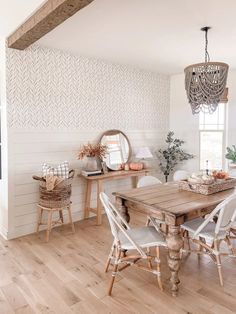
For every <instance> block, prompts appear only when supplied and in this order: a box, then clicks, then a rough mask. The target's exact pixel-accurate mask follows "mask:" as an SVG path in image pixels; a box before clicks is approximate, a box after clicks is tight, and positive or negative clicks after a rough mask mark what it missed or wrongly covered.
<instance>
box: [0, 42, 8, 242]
mask: <svg viewBox="0 0 236 314" xmlns="http://www.w3.org/2000/svg"><path fill="white" fill-rule="evenodd" d="M5 59H6V50H5V40H1V41H0V113H1V117H0V118H1V159H2V160H1V167H2V179H1V180H0V204H1V210H0V231H1V233H2V235H4V236H5V237H7V231H8V220H9V219H8V216H9V212H8V167H7V165H8V143H7V105H6V72H7V70H6V63H5Z"/></svg>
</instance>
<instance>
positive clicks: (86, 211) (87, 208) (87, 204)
mask: <svg viewBox="0 0 236 314" xmlns="http://www.w3.org/2000/svg"><path fill="white" fill-rule="evenodd" d="M91 191H92V181H89V180H88V181H87V187H86V197H85V207H84V219H87V218H89V211H90V200H91Z"/></svg>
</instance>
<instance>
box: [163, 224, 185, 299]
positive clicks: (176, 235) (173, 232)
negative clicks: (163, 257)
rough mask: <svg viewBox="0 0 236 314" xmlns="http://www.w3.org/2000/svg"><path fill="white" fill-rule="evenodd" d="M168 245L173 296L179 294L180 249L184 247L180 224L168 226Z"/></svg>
mask: <svg viewBox="0 0 236 314" xmlns="http://www.w3.org/2000/svg"><path fill="white" fill-rule="evenodd" d="M167 246H168V250H169V251H168V258H167V260H168V265H169V268H170V272H171V277H170V282H171V292H172V295H173V296H177V294H178V290H179V288H178V285H179V283H180V280H179V275H178V273H179V268H180V249H181V248H182V247H183V239H182V237H181V234H180V226H172V225H169V226H168V236H167Z"/></svg>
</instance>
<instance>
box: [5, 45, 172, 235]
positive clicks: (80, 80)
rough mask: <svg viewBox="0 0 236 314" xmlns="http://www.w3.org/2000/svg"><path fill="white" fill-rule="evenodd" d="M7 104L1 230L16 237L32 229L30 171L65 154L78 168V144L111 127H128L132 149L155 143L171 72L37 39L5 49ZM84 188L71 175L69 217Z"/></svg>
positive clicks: (78, 211)
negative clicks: (84, 54) (5, 221)
mask: <svg viewBox="0 0 236 314" xmlns="http://www.w3.org/2000/svg"><path fill="white" fill-rule="evenodd" d="M7 107H8V168H9V186H8V188H9V208H8V211H9V225H8V234H7V237H8V238H14V237H18V236H20V235H24V234H28V233H31V232H34V230H35V225H36V224H35V223H36V219H37V214H36V203H37V200H38V184H37V182H35V181H33V180H32V175H33V174H40V171H41V165H42V163H43V162H45V161H46V162H48V163H53V164H57V163H59V162H61V161H64V160H68V161H69V162H70V164H71V168H74V169H76V170H77V173H78V172H79V171H80V169H81V167H82V166H83V162H81V161H78V160H77V159H76V155H77V152H78V148H79V147H80V145H81V144H84V143H86V142H88V141H96V140H97V139H98V138H99V136H100V135H101V133H102V132H104V131H105V130H107V129H113V128H117V129H121V130H122V131H124V132H125V133H126V134H127V136H128V137H129V139H130V142H131V145H132V147H133V150H134V151H135V150H136V149H137V148H138V147H140V146H143V145H145V146H150V147H151V148H153V149H157V148H158V146H160V144H161V143H162V139H163V136H164V135H165V133H166V131H167V130H168V126H169V78H168V77H167V76H164V75H159V74H154V73H150V72H145V71H142V70H139V69H134V68H132V67H127V66H121V65H114V64H110V63H105V62H103V61H98V60H91V59H86V58H79V57H78V56H73V55H70V54H68V53H64V52H60V51H56V50H49V49H45V48H41V47H38V46H33V47H32V48H30V49H28V50H26V51H16V50H10V49H7ZM152 163H153V165H155V166H156V165H157V162H156V161H155V160H153V161H152ZM124 186H130V182H129V180H122V181H116V182H113V183H112V184H109V187H108V186H106V187H105V188H106V191H107V192H108V193H111V192H112V191H115V190H117V189H121V188H122V189H123V188H124ZM84 192H85V185H84V181H83V180H82V179H79V178H78V177H76V178H75V180H74V184H73V195H72V201H73V207H72V211H73V216H74V219H75V220H78V219H81V218H82V217H83V213H82V212H83V207H84ZM93 201H95V190H94V194H93Z"/></svg>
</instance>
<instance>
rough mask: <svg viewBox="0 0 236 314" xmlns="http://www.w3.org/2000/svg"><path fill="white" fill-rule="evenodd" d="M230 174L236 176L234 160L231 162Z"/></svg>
mask: <svg viewBox="0 0 236 314" xmlns="http://www.w3.org/2000/svg"><path fill="white" fill-rule="evenodd" d="M229 175H230V177H236V163H234V162H231V163H230V164H229Z"/></svg>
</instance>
